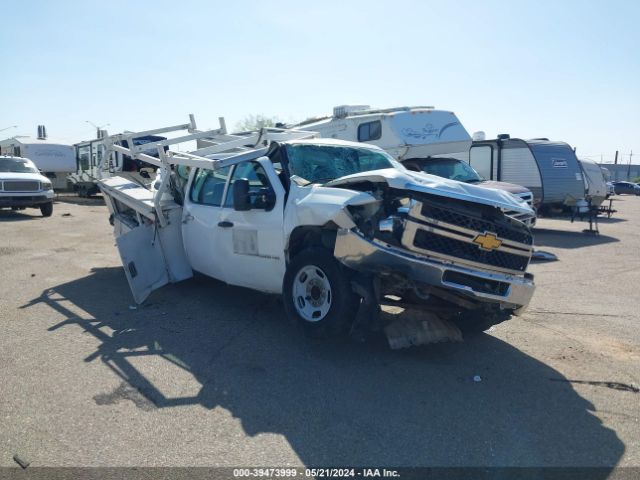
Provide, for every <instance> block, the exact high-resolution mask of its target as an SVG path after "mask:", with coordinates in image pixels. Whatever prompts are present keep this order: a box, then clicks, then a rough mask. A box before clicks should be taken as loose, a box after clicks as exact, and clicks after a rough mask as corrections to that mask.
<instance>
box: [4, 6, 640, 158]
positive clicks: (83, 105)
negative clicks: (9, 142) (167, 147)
mask: <svg viewBox="0 0 640 480" xmlns="http://www.w3.org/2000/svg"><path fill="white" fill-rule="evenodd" d="M2 11H3V22H2V28H1V29H0V53H1V55H2V64H3V67H4V68H3V74H2V80H1V81H0V99H1V104H2V108H1V109H0V129H2V128H4V127H7V126H9V125H15V124H17V125H18V126H19V128H17V129H9V130H5V131H2V132H0V138H5V137H7V136H13V135H16V134H34V133H35V130H36V125H37V124H39V123H44V124H46V125H47V129H48V131H49V135H50V136H51V137H56V138H62V139H64V140H67V141H70V142H77V141H80V140H83V139H88V138H91V137H92V135H93V133H94V131H93V128H92V127H91V126H89V125H88V124H87V123H85V120H91V121H92V122H95V123H97V124H99V125H102V124H106V123H109V124H110V126H109V127H108V130H109V131H110V132H112V133H116V132H120V131H122V130H124V129H131V130H142V129H148V128H155V127H158V126H163V125H169V124H176V123H182V122H186V121H187V115H188V114H189V113H194V114H195V115H196V119H197V121H198V124H199V126H200V127H216V126H217V118H218V117H219V116H224V117H226V119H227V124H228V125H229V126H234V125H235V124H236V123H237V122H238V121H239V120H241V119H242V118H244V117H245V116H246V115H249V114H264V115H267V116H277V117H279V118H281V119H284V120H303V119H305V118H307V117H309V116H313V115H317V114H322V113H327V112H330V111H331V109H332V107H333V106H334V105H340V104H345V103H352V104H369V105H372V106H376V107H391V106H399V105H434V106H436V107H437V108H443V109H447V110H452V111H454V112H456V114H457V115H458V116H459V118H460V120H461V121H462V123H463V124H464V125H465V126H466V127H467V130H469V132H473V131H476V130H484V131H485V132H486V133H487V134H488V135H489V136H490V137H493V136H495V135H496V134H497V133H510V134H511V135H512V136H519V137H525V138H528V137H542V136H545V137H549V138H552V139H557V140H564V141H567V142H569V143H570V144H571V145H573V146H575V147H577V149H578V153H579V154H583V155H600V154H603V155H604V160H605V161H607V160H612V159H613V153H614V152H615V150H620V151H621V153H622V154H624V155H625V157H624V158H625V159H626V161H628V153H629V151H630V150H634V151H635V152H636V153H637V154H638V155H639V156H640V88H639V87H640V33H639V32H640V2H637V1H607V2H604V1H571V0H563V1H560V0H556V1H545V0H539V1H517V0H516V1H514V0H511V1H502V2H500V1H492V0H484V1H481V2H478V1H443V0H439V1H426V0H423V1H403V0H396V1H371V0H369V1H351V0H342V1H335V2H334V1H332V0H324V1H322V2H313V4H312V3H311V2H302V1H282V2H280V1H269V2H266V1H262V2H259V1H256V2H253V1H234V2H224V3H222V2H215V1H190V0H183V1H170V2H169V1H153V2H151V1H119V0H110V1H105V0H103V1H99V2H98V1H95V2H94V1H90V0H85V1H82V2H81V1H66V0H56V1H32V0H20V1H14V0H4V1H3V9H2ZM636 158H638V157H636ZM594 159H599V157H597V158H594ZM634 163H635V162H634Z"/></svg>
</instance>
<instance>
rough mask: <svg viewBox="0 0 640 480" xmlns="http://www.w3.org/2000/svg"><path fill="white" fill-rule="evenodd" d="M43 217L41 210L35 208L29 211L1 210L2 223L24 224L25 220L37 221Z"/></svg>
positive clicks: (0, 220) (0, 218)
mask: <svg viewBox="0 0 640 480" xmlns="http://www.w3.org/2000/svg"><path fill="white" fill-rule="evenodd" d="M41 217H42V215H40V210H38V209H35V208H30V209H29V210H27V209H25V210H5V209H0V222H22V221H24V220H35V219H38V218H41Z"/></svg>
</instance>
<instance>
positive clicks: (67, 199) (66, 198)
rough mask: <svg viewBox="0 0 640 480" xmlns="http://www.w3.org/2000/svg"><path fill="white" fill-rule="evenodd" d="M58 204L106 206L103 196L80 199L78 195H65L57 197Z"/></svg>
mask: <svg viewBox="0 0 640 480" xmlns="http://www.w3.org/2000/svg"><path fill="white" fill-rule="evenodd" d="M56 202H61V203H71V204H73V205H104V198H102V195H92V196H91V197H79V196H78V195H76V194H71V193H65V194H61V195H58V196H57V197H56Z"/></svg>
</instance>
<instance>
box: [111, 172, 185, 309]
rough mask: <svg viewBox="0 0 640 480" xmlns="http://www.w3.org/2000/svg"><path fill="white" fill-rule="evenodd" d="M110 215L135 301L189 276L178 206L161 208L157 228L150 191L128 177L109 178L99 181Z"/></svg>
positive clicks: (171, 205)
mask: <svg viewBox="0 0 640 480" xmlns="http://www.w3.org/2000/svg"><path fill="white" fill-rule="evenodd" d="M99 185H100V189H101V190H102V193H103V194H104V196H105V200H106V203H107V206H108V208H109V211H110V213H111V215H112V220H113V228H114V236H115V237H116V245H117V247H118V251H119V252H120V258H121V260H122V265H123V267H124V270H125V274H126V276H127V280H128V282H129V287H130V288H131V292H132V293H133V298H134V300H135V301H136V303H142V302H144V301H145V300H146V298H147V297H148V296H149V295H150V294H151V292H153V291H154V290H157V289H158V288H160V287H162V286H163V285H166V284H167V283H169V282H171V283H174V282H179V281H181V280H185V279H187V278H190V277H191V276H192V275H193V272H192V270H191V267H190V265H189V262H188V260H187V257H186V256H185V253H184V246H183V243H182V230H181V220H182V208H181V207H180V206H179V205H177V204H174V203H171V204H169V205H166V206H165V207H164V214H165V215H166V218H167V222H166V223H167V224H166V226H164V227H161V226H160V225H159V223H158V222H157V220H156V218H155V211H154V210H153V192H151V191H149V190H146V189H145V188H143V187H141V186H140V185H138V184H136V183H134V182H131V181H130V180H127V179H124V178H121V177H113V178H110V179H107V180H103V181H101V182H100V184H99Z"/></svg>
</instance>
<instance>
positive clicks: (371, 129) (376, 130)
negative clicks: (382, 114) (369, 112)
mask: <svg viewBox="0 0 640 480" xmlns="http://www.w3.org/2000/svg"><path fill="white" fill-rule="evenodd" d="M381 136H382V123H381V122H380V120H376V121H375V122H367V123H361V124H360V125H358V141H359V142H368V141H370V140H378V139H379V138H380V137H381Z"/></svg>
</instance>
